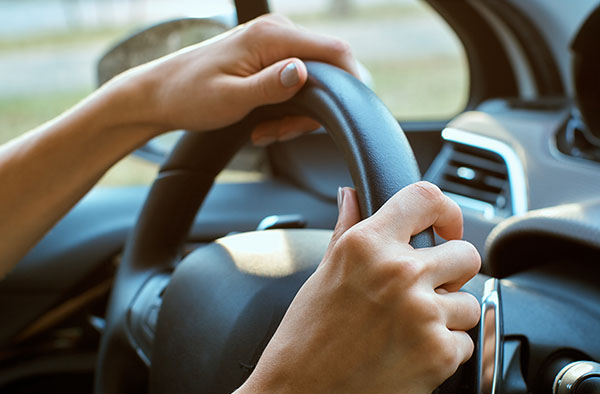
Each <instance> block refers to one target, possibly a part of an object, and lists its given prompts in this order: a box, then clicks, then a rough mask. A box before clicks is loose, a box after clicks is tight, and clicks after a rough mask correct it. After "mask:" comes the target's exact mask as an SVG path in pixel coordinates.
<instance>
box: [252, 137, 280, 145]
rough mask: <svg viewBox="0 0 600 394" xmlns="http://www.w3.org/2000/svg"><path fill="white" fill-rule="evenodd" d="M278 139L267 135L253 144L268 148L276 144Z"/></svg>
mask: <svg viewBox="0 0 600 394" xmlns="http://www.w3.org/2000/svg"><path fill="white" fill-rule="evenodd" d="M275 140H276V138H275V137H273V136H270V135H265V136H264V137H259V138H257V139H255V140H254V141H253V144H254V145H256V146H267V145H269V144H272V143H273V142H275Z"/></svg>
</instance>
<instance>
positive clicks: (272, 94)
mask: <svg viewBox="0 0 600 394" xmlns="http://www.w3.org/2000/svg"><path fill="white" fill-rule="evenodd" d="M306 78H307V72H306V66H305V65H304V63H303V62H302V60H300V59H297V58H291V59H285V60H281V61H279V62H277V63H274V64H272V65H270V66H268V67H266V68H263V69H262V70H261V71H259V72H257V73H256V74H252V75H251V76H249V77H247V82H248V87H249V88H250V89H251V92H250V94H249V96H248V97H249V98H250V99H251V101H252V103H253V106H254V107H257V106H261V105H265V104H275V103H280V102H282V101H286V100H289V99H290V98H292V97H293V96H294V95H295V94H296V92H298V90H300V88H301V87H302V86H303V85H304V82H306Z"/></svg>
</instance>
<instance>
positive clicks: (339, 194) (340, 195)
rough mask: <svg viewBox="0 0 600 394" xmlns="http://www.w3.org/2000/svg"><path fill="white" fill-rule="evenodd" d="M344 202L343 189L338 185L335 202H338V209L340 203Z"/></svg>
mask: <svg viewBox="0 0 600 394" xmlns="http://www.w3.org/2000/svg"><path fill="white" fill-rule="evenodd" d="M343 203H344V189H342V187H341V186H340V187H338V192H337V204H338V211H341V210H342V204H343Z"/></svg>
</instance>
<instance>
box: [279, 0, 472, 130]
mask: <svg viewBox="0 0 600 394" xmlns="http://www.w3.org/2000/svg"><path fill="white" fill-rule="evenodd" d="M271 4H272V9H273V10H274V11H276V12H279V13H282V14H285V15H287V16H288V17H290V19H292V20H293V21H294V22H296V23H298V24H300V25H302V26H304V27H307V28H308V29H310V30H314V31H319V32H321V33H325V34H329V35H334V36H338V37H341V38H343V39H344V40H346V41H347V42H348V43H349V44H350V46H351V47H352V50H353V53H354V55H355V56H356V57H357V58H358V59H359V61H360V62H361V63H362V64H363V65H364V66H365V67H366V69H367V70H368V71H369V72H370V74H371V76H372V86H371V87H372V88H373V90H374V91H375V92H376V93H377V95H378V96H379V97H380V98H381V99H382V100H383V101H384V103H385V104H386V105H387V106H388V107H389V108H390V109H391V111H392V113H393V114H394V115H395V116H396V117H397V118H398V119H400V120H415V121H419V120H443V119H448V118H450V117H451V116H453V115H455V114H457V113H458V112H459V111H461V110H462V109H464V107H465V105H466V102H467V98H468V87H469V86H468V84H469V80H468V66H467V60H466V56H465V54H464V50H463V47H462V44H461V43H460V41H459V40H458V38H457V37H456V35H455V33H454V31H453V30H452V29H451V28H450V27H449V26H448V25H447V23H446V22H445V21H444V20H443V19H442V18H441V17H440V16H439V15H438V14H437V13H436V12H435V11H434V10H432V9H431V8H430V7H429V6H428V5H427V4H426V3H425V2H424V1H420V0H302V1H294V0H271Z"/></svg>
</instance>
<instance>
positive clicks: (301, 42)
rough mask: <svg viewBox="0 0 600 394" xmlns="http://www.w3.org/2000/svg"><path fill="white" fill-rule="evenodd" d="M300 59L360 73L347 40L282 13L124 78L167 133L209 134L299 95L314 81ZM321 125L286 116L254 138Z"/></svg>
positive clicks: (281, 136)
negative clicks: (138, 91) (311, 29)
mask: <svg viewBox="0 0 600 394" xmlns="http://www.w3.org/2000/svg"><path fill="white" fill-rule="evenodd" d="M300 58H302V59H310V60H318V61H323V62H327V63H330V64H333V65H335V66H338V67H340V68H342V69H344V70H346V71H348V72H349V73H351V74H353V75H355V76H358V71H357V68H356V63H355V60H354V58H353V57H352V54H351V51H350V49H349V46H348V44H346V43H345V42H343V41H341V40H339V39H337V38H333V37H328V36H323V35H320V34H316V33H311V32H309V31H307V30H305V29H302V28H299V27H297V26H296V25H294V24H293V23H292V22H291V21H289V20H288V19H287V18H285V17H283V16H280V15H265V16H262V17H259V18H257V19H255V20H253V21H251V22H248V23H246V24H244V25H241V26H238V27H237V28H235V29H233V30H231V31H229V32H226V33H224V34H222V35H220V36H217V37H215V38H213V39H211V40H208V41H205V42H202V43H199V44H196V45H193V46H191V47H188V48H185V49H183V50H181V51H178V52H176V53H174V54H171V55H168V56H165V57H163V58H161V59H158V60H156V61H154V62H151V63H148V64H146V65H143V66H140V67H138V68H135V69H133V70H131V71H129V72H127V73H125V74H124V75H123V76H121V77H120V78H117V80H120V82H121V83H124V84H130V83H131V84H130V85H129V86H131V87H132V88H133V89H135V87H134V85H135V86H138V87H139V88H140V89H141V94H142V97H143V99H144V105H143V107H144V109H143V112H142V113H141V114H142V115H143V117H144V122H145V123H146V124H153V125H158V126H159V127H160V128H161V131H167V130H174V129H186V130H195V131H205V130H213V129H218V128H221V127H224V126H227V125H229V124H232V123H235V122H237V121H239V120H241V119H242V118H243V117H244V116H246V115H247V114H248V113H249V112H250V111H251V110H253V109H254V108H256V107H259V106H261V105H266V104H275V103H279V102H283V101H286V100H288V99H290V98H291V97H292V96H294V94H296V92H298V90H300V88H301V87H302V86H303V85H304V83H305V82H306V79H307V71H306V66H305V65H304V63H303V62H302V60H300ZM317 127H318V123H316V122H315V121H314V120H312V119H308V118H304V117H286V118H284V119H280V120H275V121H270V122H265V123H263V124H261V125H259V126H258V127H257V128H256V130H254V132H253V134H252V140H253V141H254V142H255V143H256V144H258V145H266V144H267V143H269V142H273V141H275V140H285V139H290V138H293V137H295V136H297V135H298V134H300V133H302V132H304V131H312V130H314V129H315V128H317Z"/></svg>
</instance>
